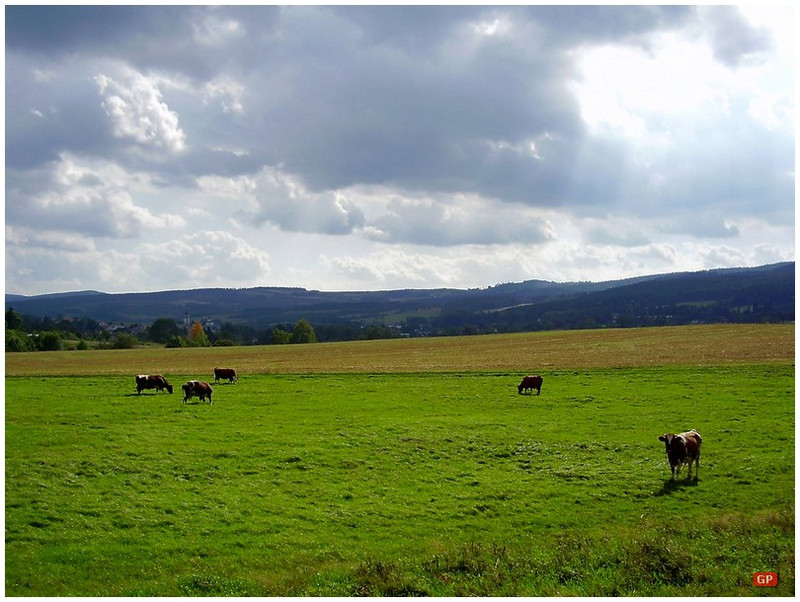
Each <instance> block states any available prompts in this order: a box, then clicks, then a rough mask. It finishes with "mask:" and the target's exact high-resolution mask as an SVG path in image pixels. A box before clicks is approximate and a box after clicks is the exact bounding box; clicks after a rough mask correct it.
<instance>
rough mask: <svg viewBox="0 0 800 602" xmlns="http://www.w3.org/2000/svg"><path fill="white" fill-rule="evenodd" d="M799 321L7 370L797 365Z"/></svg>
mask: <svg viewBox="0 0 800 602" xmlns="http://www.w3.org/2000/svg"><path fill="white" fill-rule="evenodd" d="M794 343H795V334H794V324H777V325H775V324H764V325H760V324H759V325H738V324H737V325H710V326H706V325H699V326H679V327H659V328H635V329H609V330H574V331H549V332H536V333H518V334H501V335H482V336H466V337H438V338H420V339H393V340H378V341H352V342H344V343H317V344H309V345H271V346H252V347H217V348H192V349H164V348H159V347H143V348H139V349H132V350H104V351H58V352H38V353H6V375H7V376H30V375H52V376H56V375H102V374H109V375H111V374H133V373H145V372H148V373H154V372H161V373H170V374H197V375H198V376H200V373H201V372H202V371H207V372H208V377H209V379H211V378H212V370H213V368H214V366H220V367H233V368H236V369H237V370H238V371H239V372H240V373H241V374H307V373H321V374H324V373H346V372H361V373H373V372H374V373H382V372H485V371H499V372H518V371H523V372H525V371H535V370H541V371H547V370H559V369H582V368H587V369H589V368H604V367H605V368H615V367H620V368H621V367H646V366H687V365H692V366H721V365H731V364H769V363H786V362H793V361H794V357H795V346H794Z"/></svg>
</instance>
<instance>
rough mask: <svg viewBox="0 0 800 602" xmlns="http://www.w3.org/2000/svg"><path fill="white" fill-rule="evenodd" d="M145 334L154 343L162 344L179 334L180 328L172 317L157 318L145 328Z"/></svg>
mask: <svg viewBox="0 0 800 602" xmlns="http://www.w3.org/2000/svg"><path fill="white" fill-rule="evenodd" d="M147 334H148V336H149V337H150V340H151V341H153V342H154V343H162V344H163V343H166V342H167V341H169V340H170V338H171V337H173V336H175V335H179V334H181V329H180V327H179V326H178V325H177V324H176V323H175V320H173V319H172V318H158V319H157V320H156V321H155V322H153V323H152V324H151V325H150V328H148V329H147Z"/></svg>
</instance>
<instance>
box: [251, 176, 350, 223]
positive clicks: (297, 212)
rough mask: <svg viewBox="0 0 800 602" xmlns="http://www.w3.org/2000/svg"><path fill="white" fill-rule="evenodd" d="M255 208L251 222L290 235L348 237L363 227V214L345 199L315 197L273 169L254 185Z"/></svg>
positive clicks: (332, 194) (325, 195)
mask: <svg viewBox="0 0 800 602" xmlns="http://www.w3.org/2000/svg"><path fill="white" fill-rule="evenodd" d="M253 196H254V199H255V202H256V204H257V209H256V211H255V212H254V213H253V214H252V216H251V217H252V219H253V220H254V222H255V223H257V224H263V223H265V222H269V223H272V224H274V225H275V226H277V227H279V228H281V229H282V230H286V231H290V232H309V233H325V234H348V233H350V232H352V231H353V230H354V229H355V228H359V227H361V226H363V224H364V214H363V213H362V212H361V210H360V209H359V208H358V207H357V206H356V205H355V204H354V203H353V202H352V201H351V200H350V199H348V198H347V196H346V195H344V194H342V193H340V192H337V191H331V192H323V193H315V192H311V191H309V190H308V189H307V188H306V187H305V186H304V185H303V183H302V182H301V181H299V180H298V179H297V178H295V177H292V176H291V175H288V174H285V173H282V172H280V171H278V170H274V169H265V170H263V171H262V173H261V174H259V176H258V178H256V181H255V187H254V191H253Z"/></svg>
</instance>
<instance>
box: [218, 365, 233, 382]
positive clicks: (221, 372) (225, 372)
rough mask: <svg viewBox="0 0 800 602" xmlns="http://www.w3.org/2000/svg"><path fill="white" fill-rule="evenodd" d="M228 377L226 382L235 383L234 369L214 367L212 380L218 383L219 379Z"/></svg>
mask: <svg viewBox="0 0 800 602" xmlns="http://www.w3.org/2000/svg"><path fill="white" fill-rule="evenodd" d="M220 378H222V379H226V378H227V379H228V382H231V383H235V382H236V380H237V378H236V370H234V369H233V368H214V382H215V383H218V382H219V379H220Z"/></svg>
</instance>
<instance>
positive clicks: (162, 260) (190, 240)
mask: <svg viewBox="0 0 800 602" xmlns="http://www.w3.org/2000/svg"><path fill="white" fill-rule="evenodd" d="M140 265H141V267H140V270H141V272H142V275H143V277H145V278H147V279H148V281H150V282H153V281H156V282H160V283H162V285H164V286H169V287H172V288H185V287H190V288H197V287H201V286H214V285H223V284H225V283H231V282H232V283H242V282H246V283H249V284H251V285H253V286H255V285H256V284H259V283H263V282H265V281H266V278H267V276H268V274H269V270H270V267H269V265H270V263H269V254H268V253H265V252H264V251H261V250H259V249H257V248H255V247H253V246H252V245H250V244H248V243H246V242H245V241H244V240H241V239H239V238H236V237H235V236H233V235H232V234H230V233H229V232H224V231H218V230H217V231H212V230H203V231H200V232H197V233H194V234H188V235H183V236H181V237H179V238H178V239H176V240H172V241H170V242H166V243H157V244H152V243H148V244H144V245H142V247H141V257H140Z"/></svg>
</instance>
